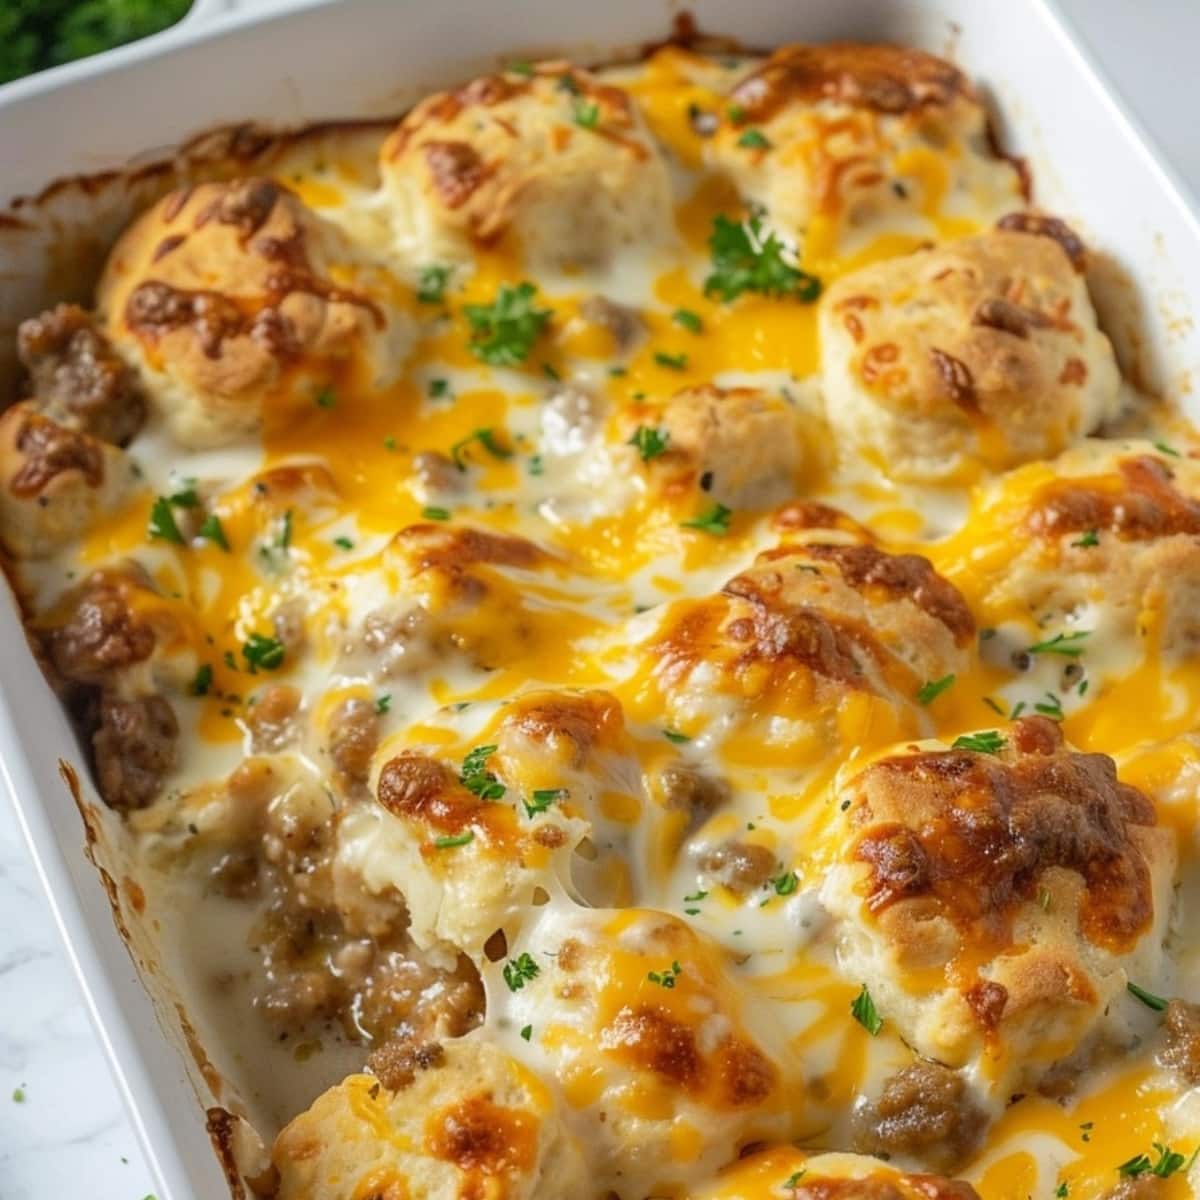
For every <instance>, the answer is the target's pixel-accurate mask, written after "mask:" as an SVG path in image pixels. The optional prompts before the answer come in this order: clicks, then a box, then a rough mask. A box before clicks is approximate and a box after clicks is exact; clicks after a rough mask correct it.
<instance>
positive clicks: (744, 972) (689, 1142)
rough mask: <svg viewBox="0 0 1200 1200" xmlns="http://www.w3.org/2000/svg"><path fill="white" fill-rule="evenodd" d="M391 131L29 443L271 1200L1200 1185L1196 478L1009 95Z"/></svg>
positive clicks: (827, 88) (41, 559) (151, 293)
mask: <svg viewBox="0 0 1200 1200" xmlns="http://www.w3.org/2000/svg"><path fill="white" fill-rule="evenodd" d="M344 139H345V140H344V145H342V146H341V147H340V148H339V145H338V141H337V137H336V136H335V137H334V138H333V148H332V152H330V151H329V138H326V153H324V154H322V155H319V156H311V155H310V156H308V157H307V158H306V157H304V156H303V155H300V154H296V155H294V156H293V158H292V159H291V160H286V156H285V158H284V159H280V160H279V161H278V162H277V163H275V164H273V169H274V173H273V174H262V175H255V176H246V177H237V178H231V179H223V180H217V181H212V180H210V181H207V182H197V183H196V184H195V185H193V186H190V187H186V188H183V189H181V190H177V191H174V192H171V193H170V194H167V195H164V196H162V197H161V199H159V201H158V202H157V203H156V204H155V205H153V207H151V208H150V209H148V210H147V211H146V212H144V213H142V214H141V215H140V216H139V217H138V218H137V219H136V220H135V221H134V222H133V224H132V225H131V226H130V227H129V228H128V229H127V230H126V231H125V232H124V234H123V235H122V236H121V238H120V240H119V241H118V242H117V244H116V245H115V247H114V248H113V249H112V252H111V255H110V257H109V259H108V262H107V265H106V267H105V269H104V272H103V275H102V277H101V279H100V280H99V283H98V285H97V287H96V290H95V295H94V298H93V303H92V305H91V306H90V307H88V308H82V307H78V306H75V305H67V304H63V305H60V306H58V307H57V308H55V309H52V310H51V311H49V312H47V313H44V314H42V315H41V316H31V318H30V319H29V320H28V321H26V322H25V323H24V325H22V327H21V330H20V343H19V353H20V356H21V359H22V361H23V363H24V365H25V367H26V369H27V374H26V380H25V385H24V390H23V392H22V397H21V398H20V399H19V400H17V401H16V402H15V403H14V404H12V405H11V406H10V407H9V408H8V409H7V410H6V411H5V412H4V414H3V416H2V417H0V534H2V537H3V542H4V545H5V548H6V551H7V553H8V555H9V557H10V560H11V567H12V573H13V576H14V578H15V580H16V583H17V586H18V588H19V591H20V593H21V596H22V600H23V604H24V607H25V612H26V616H27V623H28V627H29V630H30V633H31V637H32V639H33V641H34V643H35V645H36V646H37V648H38V651H39V653H40V654H41V655H42V658H43V661H44V663H45V667H46V672H47V675H48V677H49V679H50V681H51V683H52V684H53V686H54V687H55V688H56V689H57V690H58V691H59V692H60V693H61V695H62V697H63V700H64V702H65V703H66V704H67V705H68V706H69V708H70V710H71V712H72V713H73V714H74V715H75V716H76V718H77V720H78V723H79V727H80V730H81V736H82V737H83V738H84V739H85V742H86V745H87V747H88V749H89V751H90V754H91V761H92V765H93V770H94V779H95V784H96V787H97V789H98V791H99V793H100V795H101V797H102V798H103V800H104V801H105V803H107V804H108V805H109V806H110V807H111V808H113V809H115V810H117V811H118V812H119V813H120V814H121V816H122V819H123V828H124V833H125V836H127V838H128V840H129V843H130V845H131V847H132V848H133V852H134V853H135V854H136V857H137V861H138V864H139V879H138V881H137V882H138V884H139V886H140V887H141V888H142V889H143V891H144V893H145V895H146V897H147V904H148V905H149V910H148V915H149V917H150V918H151V919H152V921H153V922H154V923H155V925H156V927H157V928H158V929H159V930H160V936H161V943H162V955H163V960H164V962H165V963H166V964H167V966H168V968H169V969H170V970H171V971H172V972H173V973H174V975H175V977H176V978H177V980H179V981H180V983H181V985H182V986H183V987H184V990H185V992H186V994H187V995H188V996H189V998H190V1003H191V1004H192V1005H193V1006H194V1016H195V1019H196V1021H197V1022H198V1023H199V1024H200V1025H201V1026H202V1027H203V1028H204V1029H206V1030H210V1031H212V1030H216V1031H218V1036H217V1038H216V1041H215V1042H211V1039H210V1042H211V1044H210V1045H209V1046H208V1051H209V1054H210V1057H211V1058H212V1060H213V1064H214V1067H215V1069H217V1070H219V1071H220V1072H221V1073H222V1074H223V1075H225V1076H227V1077H228V1080H229V1081H230V1084H229V1087H230V1089H231V1090H230V1093H229V1096H228V1098H226V1100H225V1101H224V1102H225V1103H226V1104H227V1106H228V1107H229V1109H230V1110H231V1114H232V1117H233V1119H235V1120H236V1123H237V1126H238V1130H239V1139H240V1142H241V1143H242V1145H243V1157H244V1159H245V1161H244V1162H243V1164H242V1167H241V1170H242V1173H243V1175H244V1181H243V1185H244V1186H247V1187H249V1188H250V1189H251V1190H252V1191H253V1192H254V1193H255V1194H257V1195H260V1196H264V1197H276V1198H277V1200H368V1198H373V1200H402V1198H406V1200H407V1198H412V1200H416V1198H419V1197H436V1198H442V1197H447V1198H449V1197H462V1198H464V1200H466V1198H468V1197H470V1198H476V1197H484V1196H486V1197H491V1198H494V1200H501V1198H516V1197H532V1198H539V1200H558V1198H559V1197H562V1196H566V1195H573V1196H580V1197H584V1196H586V1197H595V1198H596V1200H602V1198H611V1197H617V1198H619V1200H645V1198H648V1197H677V1198H678V1197H695V1198H697V1200H699V1198H701V1197H706V1198H707V1197H711V1198H714V1200H715V1198H716V1197H739V1198H745V1200H749V1198H751V1197H753V1198H757V1197H783V1198H784V1200H788V1198H789V1197H790V1198H792V1200H800V1198H811V1200H817V1198H821V1200H825V1198H831V1197H848V1198H851V1200H862V1198H873V1200H907V1198H917V1197H924V1198H926V1200H928V1198H933V1200H939V1198H944V1200H968V1198H969V1200H975V1198H976V1197H980V1198H982V1200H1017V1198H1024V1197H1038V1198H1039V1200H1048V1198H1049V1197H1056V1198H1062V1197H1072V1198H1078V1200H1092V1198H1096V1197H1102V1196H1103V1197H1108V1198H1117V1197H1119V1198H1121V1200H1172V1198H1174V1197H1183V1196H1186V1195H1191V1194H1192V1191H1191V1189H1192V1183H1193V1179H1194V1178H1195V1171H1194V1169H1193V1162H1194V1159H1195V1153H1196V1149H1197V1147H1198V1146H1200V1106H1198V1105H1197V1101H1196V1098H1195V1092H1194V1090H1193V1089H1194V1085H1196V1084H1197V1083H1198V1082H1200V1007H1198V1006H1197V1005H1195V1004H1193V1003H1191V1002H1190V1001H1189V999H1188V998H1189V997H1190V996H1194V995H1195V993H1196V988H1197V982H1198V981H1200V964H1198V963H1197V954H1196V950H1195V946H1194V943H1192V941H1191V939H1190V938H1189V937H1187V936H1186V930H1187V929H1188V928H1189V927H1190V925H1191V923H1192V922H1194V920H1195V916H1196V905H1197V898H1198V893H1197V886H1196V882H1197V877H1198V876H1197V865H1196V842H1195V834H1194V828H1195V818H1196V796H1197V787H1198V785H1200V741H1198V740H1197V738H1196V727H1197V721H1196V717H1195V714H1196V712H1197V711H1200V661H1198V655H1200V466H1198V465H1197V461H1196V460H1197V455H1198V454H1200V451H1198V450H1197V449H1196V447H1197V444H1198V443H1197V441H1196V439H1195V438H1194V437H1193V434H1192V432H1191V431H1190V430H1189V429H1188V428H1187V427H1186V426H1185V424H1184V422H1183V421H1182V420H1181V418H1180V417H1179V415H1178V414H1177V413H1176V412H1175V411H1174V410H1172V409H1171V408H1170V407H1169V405H1168V404H1167V403H1165V402H1151V401H1150V400H1148V399H1147V398H1145V397H1142V396H1140V395H1138V394H1136V393H1135V392H1134V391H1133V389H1131V388H1130V387H1128V386H1126V385H1125V384H1124V382H1123V380H1122V377H1121V373H1120V369H1119V366H1118V363H1117V361H1116V358H1115V356H1114V354H1113V350H1112V348H1111V346H1110V344H1109V341H1108V339H1107V338H1106V336H1105V334H1104V331H1103V330H1102V329H1101V328H1100V327H1099V326H1098V324H1097V318H1096V313H1095V310H1094V308H1093V306H1092V301H1091V298H1090V296H1089V292H1088V283H1087V264H1088V248H1087V246H1086V245H1085V244H1084V242H1083V240H1082V239H1081V238H1080V237H1079V236H1078V234H1077V233H1076V232H1075V231H1074V230H1073V229H1072V228H1071V226H1070V225H1069V223H1068V220H1069V214H1051V213H1046V212H1043V211H1040V210H1038V209H1037V208H1036V207H1034V206H1033V205H1032V204H1031V203H1030V201H1029V198H1028V196H1027V195H1026V192H1025V190H1024V188H1023V181H1022V178H1021V175H1020V173H1019V172H1018V170H1017V169H1016V167H1015V166H1014V165H1013V164H1012V162H1010V161H1009V160H1007V159H1005V158H1003V157H1002V156H1000V155H999V154H998V153H997V152H996V151H995V149H994V145H993V142H992V139H991V138H990V137H989V134H988V125H987V117H986V114H985V111H984V108H983V107H982V104H981V102H980V99H979V96H978V94H977V93H976V91H975V90H974V88H973V86H972V84H971V83H970V82H969V81H968V80H967V79H965V78H964V77H963V75H962V74H961V73H960V72H959V71H958V70H957V69H956V68H955V67H954V66H953V65H951V64H949V63H947V62H944V61H941V60H939V59H936V58H933V57H931V56H929V55H926V54H923V53H921V52H918V51H915V50H908V49H902V48H897V47H889V46H870V45H849V44H836V45H826V46H801V45H797V46H786V47H783V48H781V49H779V50H776V51H775V52H774V53H772V54H770V55H769V56H767V57H765V58H758V57H751V56H741V55H735V56H705V55H703V54H699V53H696V52H693V51H691V50H689V49H686V48H682V47H678V46H668V47H666V48H663V49H660V50H658V51H656V52H654V53H653V54H651V55H650V56H649V57H648V58H647V59H646V60H645V61H643V62H640V63H638V64H636V65H633V66H623V67H619V68H611V69H604V70H600V71H594V72H593V71H588V70H584V69H581V68H579V67H577V66H574V65H571V64H569V63H566V62H541V63H513V64H511V65H510V66H509V67H508V68H507V69H506V70H503V71H500V72H499V73H497V74H495V75H491V76H487V77H483V78H479V79H475V80H472V81H469V82H466V83H464V84H463V85H462V86H461V87H459V88H457V89H455V90H452V91H448V92H443V93H439V94H436V95H432V96H429V97H428V98H427V99H425V100H424V101H422V102H421V103H420V104H419V105H417V107H416V108H414V109H413V110H412V111H411V112H410V113H409V114H408V115H407V116H406V117H405V118H404V119H403V120H401V121H400V122H399V124H398V125H396V126H395V127H394V128H393V129H391V130H390V131H385V130H382V129H381V130H380V131H379V133H378V134H377V135H375V134H371V133H370V132H364V131H362V130H356V131H354V132H350V131H347V132H346V133H345V135H344ZM1064 218H1065V219H1064ZM1118 430H1119V431H1120V432H1119V435H1118V434H1117V432H1116V431H1118ZM256 1139H257V1141H256ZM246 1147H248V1148H246Z"/></svg>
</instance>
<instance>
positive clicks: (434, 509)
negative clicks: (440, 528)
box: [421, 504, 450, 521]
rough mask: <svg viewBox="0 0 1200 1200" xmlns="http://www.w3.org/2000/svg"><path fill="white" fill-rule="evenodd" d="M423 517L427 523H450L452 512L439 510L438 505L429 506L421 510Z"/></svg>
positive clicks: (444, 509) (446, 509)
mask: <svg viewBox="0 0 1200 1200" xmlns="http://www.w3.org/2000/svg"><path fill="white" fill-rule="evenodd" d="M421 516H423V517H424V518H425V520H427V521H448V520H450V510H449V509H448V508H438V506H437V505H436V504H427V505H426V506H425V507H424V508H423V509H421Z"/></svg>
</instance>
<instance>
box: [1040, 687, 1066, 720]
mask: <svg viewBox="0 0 1200 1200" xmlns="http://www.w3.org/2000/svg"><path fill="white" fill-rule="evenodd" d="M1033 710H1034V712H1039V713H1041V714H1042V716H1043V717H1050V718H1051V719H1052V720H1055V721H1061V720H1062V719H1063V715H1064V714H1063V706H1062V701H1061V700H1060V699H1059V698H1058V697H1057V696H1056V695H1055V694H1054V693H1053V692H1047V693H1046V698H1045V700H1039V701H1038V702H1037V703H1036V704H1035V705H1034V706H1033Z"/></svg>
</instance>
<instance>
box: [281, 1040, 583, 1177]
mask: <svg viewBox="0 0 1200 1200" xmlns="http://www.w3.org/2000/svg"><path fill="white" fill-rule="evenodd" d="M271 1160H272V1162H273V1164H274V1166H275V1168H276V1170H277V1171H278V1172H279V1190H278V1192H277V1193H276V1194H277V1196H278V1200H362V1198H364V1197H367V1196H377V1197H380V1200H383V1198H385V1197H386V1200H393V1198H395V1200H435V1198H440V1197H451V1196H462V1197H466V1196H472V1197H481V1198H483V1197H486V1198H487V1200H550V1198H551V1197H558V1196H570V1195H580V1196H581V1195H584V1194H585V1193H586V1192H587V1190H588V1180H587V1175H586V1172H585V1169H584V1163H583V1157H582V1154H581V1152H580V1148H579V1145H578V1142H577V1141H576V1139H575V1138H574V1137H573V1136H572V1135H571V1134H570V1133H569V1132H568V1131H567V1128H566V1126H565V1123H564V1120H563V1115H562V1113H561V1111H560V1107H559V1105H558V1103H557V1102H556V1101H555V1099H554V1098H553V1096H552V1094H551V1092H550V1090H549V1089H548V1088H547V1087H546V1086H545V1085H544V1084H543V1083H542V1082H541V1081H540V1080H539V1079H538V1078H537V1077H536V1076H535V1075H533V1074H532V1073H531V1072H530V1071H528V1070H527V1069H526V1068H525V1067H523V1066H521V1065H520V1063H518V1062H517V1061H516V1060H514V1059H512V1058H509V1057H508V1056H506V1055H505V1054H503V1053H502V1052H501V1051H499V1050H497V1049H496V1048H494V1047H493V1046H491V1045H489V1044H488V1043H486V1042H483V1041H481V1040H479V1039H478V1038H468V1039H465V1040H463V1041H456V1042H447V1043H445V1044H444V1045H439V1044H437V1043H432V1044H425V1045H419V1046H411V1047H409V1048H407V1051H406V1053H404V1054H401V1053H399V1052H393V1053H392V1054H390V1055H388V1056H387V1057H386V1058H385V1059H384V1060H383V1062H381V1064H380V1075H379V1077H378V1078H376V1077H375V1076H371V1075H351V1076H349V1078H347V1079H346V1080H344V1081H343V1082H342V1083H339V1084H338V1085H337V1086H336V1087H333V1088H330V1089H329V1091H327V1092H326V1093H325V1094H324V1095H322V1096H320V1097H318V1098H317V1100H316V1102H315V1103H314V1104H313V1105H312V1107H311V1108H309V1109H308V1111H307V1112H305V1113H302V1114H301V1115H300V1116H298V1117H296V1118H295V1119H294V1120H293V1121H292V1122H291V1123H290V1124H289V1125H288V1126H287V1127H286V1128H285V1129H284V1130H283V1131H282V1132H281V1133H280V1134H279V1136H278V1138H277V1139H276V1141H275V1146H274V1150H273V1152H272V1155H271Z"/></svg>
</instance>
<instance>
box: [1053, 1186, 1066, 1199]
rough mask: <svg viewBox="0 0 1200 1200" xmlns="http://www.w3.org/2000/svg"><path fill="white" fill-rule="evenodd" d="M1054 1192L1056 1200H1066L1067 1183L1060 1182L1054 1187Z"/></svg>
mask: <svg viewBox="0 0 1200 1200" xmlns="http://www.w3.org/2000/svg"><path fill="white" fill-rule="evenodd" d="M1054 1194H1055V1196H1057V1197H1058V1200H1066V1198H1067V1195H1068V1192H1067V1185H1066V1184H1065V1183H1060V1184H1059V1185H1058V1187H1056V1188H1055V1189H1054Z"/></svg>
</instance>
